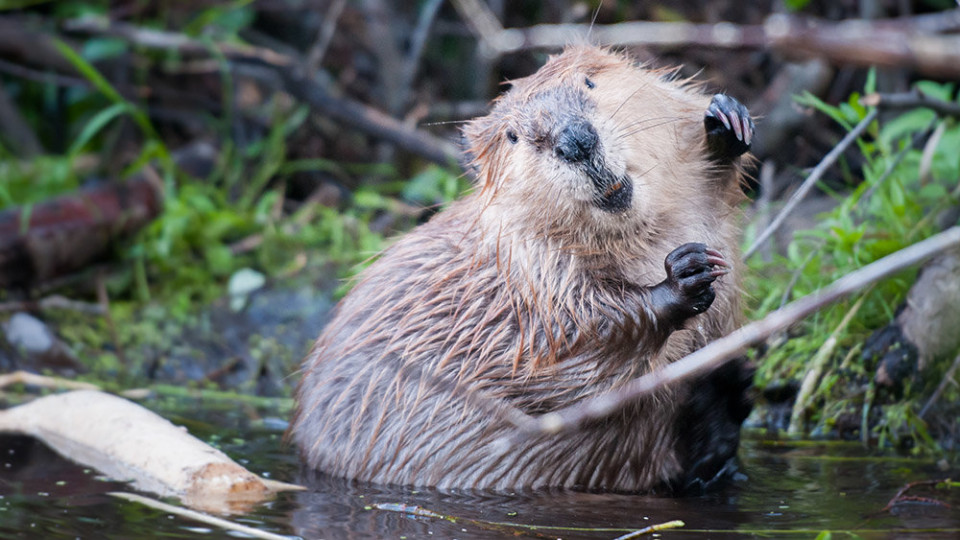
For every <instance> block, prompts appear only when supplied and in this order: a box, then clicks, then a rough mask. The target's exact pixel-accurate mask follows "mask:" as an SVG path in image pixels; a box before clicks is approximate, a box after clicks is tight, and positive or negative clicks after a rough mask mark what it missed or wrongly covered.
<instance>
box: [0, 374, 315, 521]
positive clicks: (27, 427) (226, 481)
mask: <svg viewBox="0 0 960 540" xmlns="http://www.w3.org/2000/svg"><path fill="white" fill-rule="evenodd" d="M0 431H7V432H15V433H23V434H26V435H31V436H33V437H36V438H37V439H40V440H42V441H43V442H44V443H46V444H47V445H48V446H50V447H51V448H53V449H54V450H56V451H57V452H59V453H60V454H61V455H63V456H64V457H67V458H69V459H71V460H73V461H76V462H78V463H81V464H83V465H85V466H88V467H92V468H95V469H97V470H99V471H100V472H101V473H103V474H104V475H106V476H108V477H110V478H112V479H114V480H117V481H127V480H130V481H132V482H133V486H134V487H135V488H136V489H140V490H144V491H149V492H151V493H156V494H158V495H160V496H162V497H169V496H173V497H178V498H180V500H181V501H182V502H183V503H184V504H186V505H187V506H191V507H194V508H200V509H205V510H211V511H217V512H233V511H243V510H246V509H248V508H249V507H250V506H252V505H253V504H256V503H258V502H260V501H263V500H265V499H267V498H269V497H271V496H272V495H273V493H275V492H276V491H280V490H289V489H302V488H300V487H299V486H293V485H290V484H283V483H281V482H275V481H271V480H266V479H263V478H260V477H259V476H257V475H255V474H253V473H251V472H250V471H248V470H246V469H244V468H243V467H241V466H240V465H238V464H237V463H236V462H234V461H233V460H232V459H230V458H229V457H227V455H226V454H224V453H223V452H221V451H219V450H217V449H215V448H212V447H210V446H209V445H207V444H206V443H204V442H202V441H200V440H198V439H196V438H194V437H193V436H191V435H190V434H188V433H187V432H186V431H185V430H183V429H181V428H179V427H177V426H175V425H173V424H172V423H170V422H169V421H168V420H165V419H164V418H161V417H160V416H158V415H157V414H155V413H153V412H151V411H148V410H147V409H145V408H143V407H141V406H140V405H137V404H136V403H133V402H130V401H127V400H125V399H122V398H119V397H116V396H112V395H110V394H106V393H103V392H96V391H90V390H80V391H75V392H68V393H66V394H56V395H51V396H46V397H43V398H40V399H37V400H34V401H32V402H30V403H27V404H25V405H20V406H18V407H13V408H11V409H7V410H5V411H2V412H0Z"/></svg>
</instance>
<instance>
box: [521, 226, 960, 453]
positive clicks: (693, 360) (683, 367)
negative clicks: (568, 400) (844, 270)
mask: <svg viewBox="0 0 960 540" xmlns="http://www.w3.org/2000/svg"><path fill="white" fill-rule="evenodd" d="M958 245H960V226H955V227H952V228H950V229H947V230H946V231H944V232H942V233H939V234H937V235H934V236H932V237H930V238H927V239H926V240H923V241H921V242H917V243H916V244H914V245H912V246H909V247H906V248H904V249H901V250H900V251H897V252H896V253H893V254H891V255H888V256H886V257H884V258H882V259H880V260H878V261H875V262H873V263H871V264H868V265H867V266H865V267H863V268H861V269H859V270H856V271H854V272H851V273H849V274H847V275H845V276H843V277H842V278H840V279H838V280H836V281H834V282H833V283H831V284H830V285H829V286H827V287H824V288H822V289H820V290H819V291H817V292H814V293H812V294H809V295H807V296H804V297H803V298H800V299H799V300H796V301H794V302H791V303H790V304H787V305H786V306H785V307H783V308H781V309H778V310H777V311H774V312H772V313H770V314H769V315H767V316H766V317H764V318H763V319H760V320H759V321H755V322H752V323H750V324H747V325H745V326H743V327H741V328H740V329H738V330H736V331H734V332H732V333H731V334H729V335H727V336H726V337H723V338H721V339H718V340H716V341H714V342H712V343H710V344H708V345H706V346H705V347H703V348H702V349H699V350H697V351H695V352H693V353H692V354H689V355H687V356H686V357H684V358H682V359H680V360H678V361H676V362H673V363H672V364H669V365H667V366H666V367H664V368H662V369H658V370H656V371H653V372H651V373H648V374H646V375H644V376H642V377H639V378H637V379H634V380H632V381H630V382H628V383H627V384H625V385H624V386H623V387H621V388H619V389H617V390H614V391H611V392H608V393H606V394H603V395H601V396H598V397H595V398H591V399H588V400H585V401H582V402H580V403H578V404H576V405H573V406H570V407H565V408H562V409H558V410H556V411H553V412H550V413H547V414H544V415H541V416H538V417H536V418H532V419H531V420H530V421H524V422H518V423H517V428H518V432H517V433H516V434H514V435H513V436H512V437H510V440H505V441H503V442H504V443H505V444H513V441H515V440H517V439H522V438H526V437H531V436H535V435H537V434H552V433H559V432H562V431H569V430H573V429H576V428H577V426H579V425H580V424H582V423H583V422H586V421H587V420H598V419H601V418H606V417H607V416H610V415H611V414H614V413H615V412H616V411H619V410H620V409H622V408H623V407H624V406H626V405H627V404H629V403H632V402H633V401H635V400H636V399H637V398H639V397H642V396H644V395H646V394H649V393H650V392H652V391H653V390H655V389H657V388H660V387H662V386H665V385H669V384H675V383H678V382H681V381H686V380H689V379H691V378H693V377H696V376H699V375H703V374H705V373H707V372H709V371H711V370H713V369H716V368H717V367H719V366H720V365H722V364H723V363H724V362H726V361H728V360H730V359H732V358H735V357H737V356H739V355H740V354H742V353H743V352H744V351H745V350H746V349H747V348H748V347H750V346H752V345H756V344H758V343H761V342H762V341H764V340H765V339H767V338H768V337H769V336H771V335H773V334H774V333H776V332H779V331H781V330H784V329H786V328H788V327H789V326H790V325H792V324H794V323H796V322H797V321H800V320H801V319H803V318H804V317H806V316H808V315H810V314H811V313H813V312H815V311H817V310H819V309H820V308H822V307H824V306H826V305H828V304H831V303H833V302H836V301H837V300H839V299H841V298H843V297H844V296H847V295H848V294H850V293H852V292H854V291H856V290H858V289H861V288H863V287H866V286H867V285H870V284H872V283H876V282H877V281H879V280H881V279H884V278H887V277H889V276H891V275H893V274H895V273H897V272H900V271H901V270H904V269H906V268H908V267H911V266H914V265H916V264H918V263H921V262H923V261H924V260H926V259H928V258H930V257H932V256H934V255H936V254H937V253H940V252H941V251H943V250H945V249H949V248H952V247H954V246H958Z"/></svg>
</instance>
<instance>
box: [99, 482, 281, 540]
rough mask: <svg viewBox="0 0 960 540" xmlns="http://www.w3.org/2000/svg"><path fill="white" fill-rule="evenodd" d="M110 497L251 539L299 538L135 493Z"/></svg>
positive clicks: (121, 493)
mask: <svg viewBox="0 0 960 540" xmlns="http://www.w3.org/2000/svg"><path fill="white" fill-rule="evenodd" d="M108 495H111V496H113V497H116V498H118V499H124V500H127V501H130V502H135V503H140V504H142V505H144V506H147V507H150V508H153V509H155V510H160V511H161V512H167V513H170V514H173V515H175V516H180V517H184V518H187V519H192V520H194V521H199V522H201V523H206V524H207V525H212V526H214V527H219V528H221V529H225V530H228V531H237V532H239V533H242V534H245V535H248V536H250V537H251V538H264V539H266V540H291V539H293V538H298V537H296V536H284V535H282V534H275V533H272V532H267V531H261V530H260V529H255V528H253V527H248V526H247V525H241V524H239V523H234V522H232V521H227V520H225V519H223V518H218V517H216V516H211V515H210V514H204V513H203V512H198V511H196V510H190V509H189V508H183V507H180V506H174V505H172V504H167V503H165V502H160V501H157V500H154V499H151V498H149V497H144V496H142V495H136V494H134V493H123V492H120V491H113V492H110V493H109V494H108Z"/></svg>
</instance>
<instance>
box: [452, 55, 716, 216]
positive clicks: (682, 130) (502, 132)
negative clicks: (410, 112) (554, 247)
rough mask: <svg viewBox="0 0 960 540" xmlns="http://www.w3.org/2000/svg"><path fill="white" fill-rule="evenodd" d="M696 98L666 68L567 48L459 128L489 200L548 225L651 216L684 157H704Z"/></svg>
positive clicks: (676, 180) (670, 192) (673, 184)
mask: <svg viewBox="0 0 960 540" xmlns="http://www.w3.org/2000/svg"><path fill="white" fill-rule="evenodd" d="M701 101H703V100H702V98H700V97H699V95H698V94H697V93H695V92H690V91H688V90H687V89H686V88H684V85H683V84H680V83H677V82H672V81H670V80H669V73H665V72H663V71H651V70H647V69H644V68H641V67H638V66H636V65H635V64H634V63H633V62H631V61H630V60H628V59H627V58H626V57H624V56H622V55H619V54H616V53H612V52H609V51H604V50H601V49H597V48H593V47H572V48H568V49H567V50H565V51H564V52H563V54H561V55H558V56H555V57H552V58H551V59H550V60H549V61H548V62H547V63H546V65H544V66H543V67H542V68H541V69H540V70H539V71H537V72H536V73H535V74H533V75H531V76H529V77H526V78H523V79H519V80H516V81H513V82H512V87H511V89H510V90H509V91H508V92H507V93H505V94H504V95H503V96H501V97H500V98H499V99H498V100H497V102H496V104H495V106H494V108H493V110H492V111H491V113H490V114H489V115H488V116H485V117H482V118H478V119H476V120H474V121H472V122H471V123H470V124H469V125H468V126H467V127H466V129H465V135H466V136H467V139H468V141H469V143H470V152H471V153H472V155H473V159H474V164H475V166H476V167H475V168H476V171H477V174H478V180H479V182H480V186H481V189H482V191H483V192H484V193H486V194H487V195H488V196H489V197H491V199H490V201H491V203H493V205H494V206H501V207H502V206H511V207H515V208H517V209H519V210H520V212H521V213H523V212H525V213H527V214H528V215H529V216H530V217H532V218H533V219H535V220H540V219H543V220H544V221H542V223H550V224H551V225H552V226H553V227H556V226H560V227H563V226H564V225H565V224H571V223H573V224H576V223H580V224H582V225H585V226H599V227H602V226H603V225H605V224H607V225H609V224H617V225H619V226H623V225H624V224H625V223H636V222H638V220H639V221H640V222H648V223H649V219H650V218H653V217H655V216H651V215H650V213H651V212H660V211H662V210H663V209H665V208H669V207H670V206H671V205H670V204H665V201H664V200H662V199H668V198H669V199H675V198H676V197H678V196H679V197H683V191H684V186H682V185H679V184H683V183H685V182H686V183H690V182H687V180H686V177H688V176H690V175H689V174H686V173H685V172H684V170H683V169H684V164H685V163H688V162H697V163H701V164H702V155H703V151H702V148H703V134H702V130H703V128H702V118H703V110H704V109H705V104H704V103H701ZM690 187H691V188H693V187H694V186H690ZM585 219H586V221H584V220H585Z"/></svg>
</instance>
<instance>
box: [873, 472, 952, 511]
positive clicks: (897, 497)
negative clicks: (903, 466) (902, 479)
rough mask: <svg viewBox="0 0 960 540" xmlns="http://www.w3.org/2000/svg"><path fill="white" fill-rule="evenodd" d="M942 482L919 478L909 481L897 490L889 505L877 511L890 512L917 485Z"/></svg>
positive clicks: (932, 484) (930, 484) (939, 502)
mask: <svg viewBox="0 0 960 540" xmlns="http://www.w3.org/2000/svg"><path fill="white" fill-rule="evenodd" d="M940 482H943V480H917V481H915V482H909V483H908V484H906V485H905V486H903V487H902V488H900V489H899V490H898V491H897V494H896V495H894V496H893V498H892V499H890V502H888V503H887V505H886V506H884V507H883V508H881V509H880V511H879V512H877V513H878V514H882V513H884V512H889V511H890V509H892V508H893V506H894V505H895V504H897V503H898V502H900V501H902V500H904V499H905V497H906V493H907V491H909V490H911V489H913V488H915V487H917V486H935V485H937V484H939V483H940ZM936 502H937V503H938V504H941V505H942V504H944V503H942V502H941V501H936ZM946 506H947V507H948V508H949V506H950V505H946Z"/></svg>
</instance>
